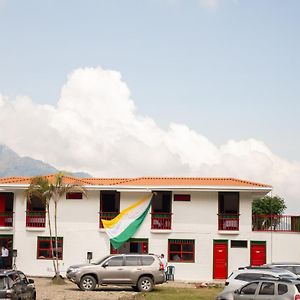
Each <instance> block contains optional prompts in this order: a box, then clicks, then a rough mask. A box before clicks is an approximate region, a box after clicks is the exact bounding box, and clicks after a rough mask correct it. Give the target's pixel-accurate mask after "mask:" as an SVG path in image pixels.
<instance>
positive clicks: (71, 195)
mask: <svg viewBox="0 0 300 300" xmlns="http://www.w3.org/2000/svg"><path fill="white" fill-rule="evenodd" d="M66 199H82V193H66Z"/></svg>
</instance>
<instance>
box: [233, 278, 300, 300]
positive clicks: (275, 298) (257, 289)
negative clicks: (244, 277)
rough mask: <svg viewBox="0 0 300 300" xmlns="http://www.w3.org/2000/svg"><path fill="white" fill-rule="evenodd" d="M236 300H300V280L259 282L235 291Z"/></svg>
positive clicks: (234, 297)
mask: <svg viewBox="0 0 300 300" xmlns="http://www.w3.org/2000/svg"><path fill="white" fill-rule="evenodd" d="M233 299H234V300H263V299H268V300H299V299H300V281H299V280H276V279H275V280H269V279H268V280H259V281H253V282H251V283H248V284H246V285H244V286H243V287H242V288H240V289H238V290H236V291H234V294H233Z"/></svg>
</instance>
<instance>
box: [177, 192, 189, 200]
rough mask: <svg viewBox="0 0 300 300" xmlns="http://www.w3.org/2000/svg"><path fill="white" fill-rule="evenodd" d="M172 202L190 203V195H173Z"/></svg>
mask: <svg viewBox="0 0 300 300" xmlns="http://www.w3.org/2000/svg"><path fill="white" fill-rule="evenodd" d="M174 201H191V195H181V194H177V195H174Z"/></svg>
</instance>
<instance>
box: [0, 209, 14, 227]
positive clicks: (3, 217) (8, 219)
mask: <svg viewBox="0 0 300 300" xmlns="http://www.w3.org/2000/svg"><path fill="white" fill-rule="evenodd" d="M13 216H14V213H13V212H12V211H1V212H0V227H12V226H13V220H14V218H13Z"/></svg>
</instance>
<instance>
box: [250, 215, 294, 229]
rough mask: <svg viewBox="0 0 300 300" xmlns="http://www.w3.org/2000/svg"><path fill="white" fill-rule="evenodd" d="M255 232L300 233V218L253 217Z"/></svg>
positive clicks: (281, 216)
mask: <svg viewBox="0 0 300 300" xmlns="http://www.w3.org/2000/svg"><path fill="white" fill-rule="evenodd" d="M252 230H253V231H278V232H300V216H288V215H253V216H252Z"/></svg>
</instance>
